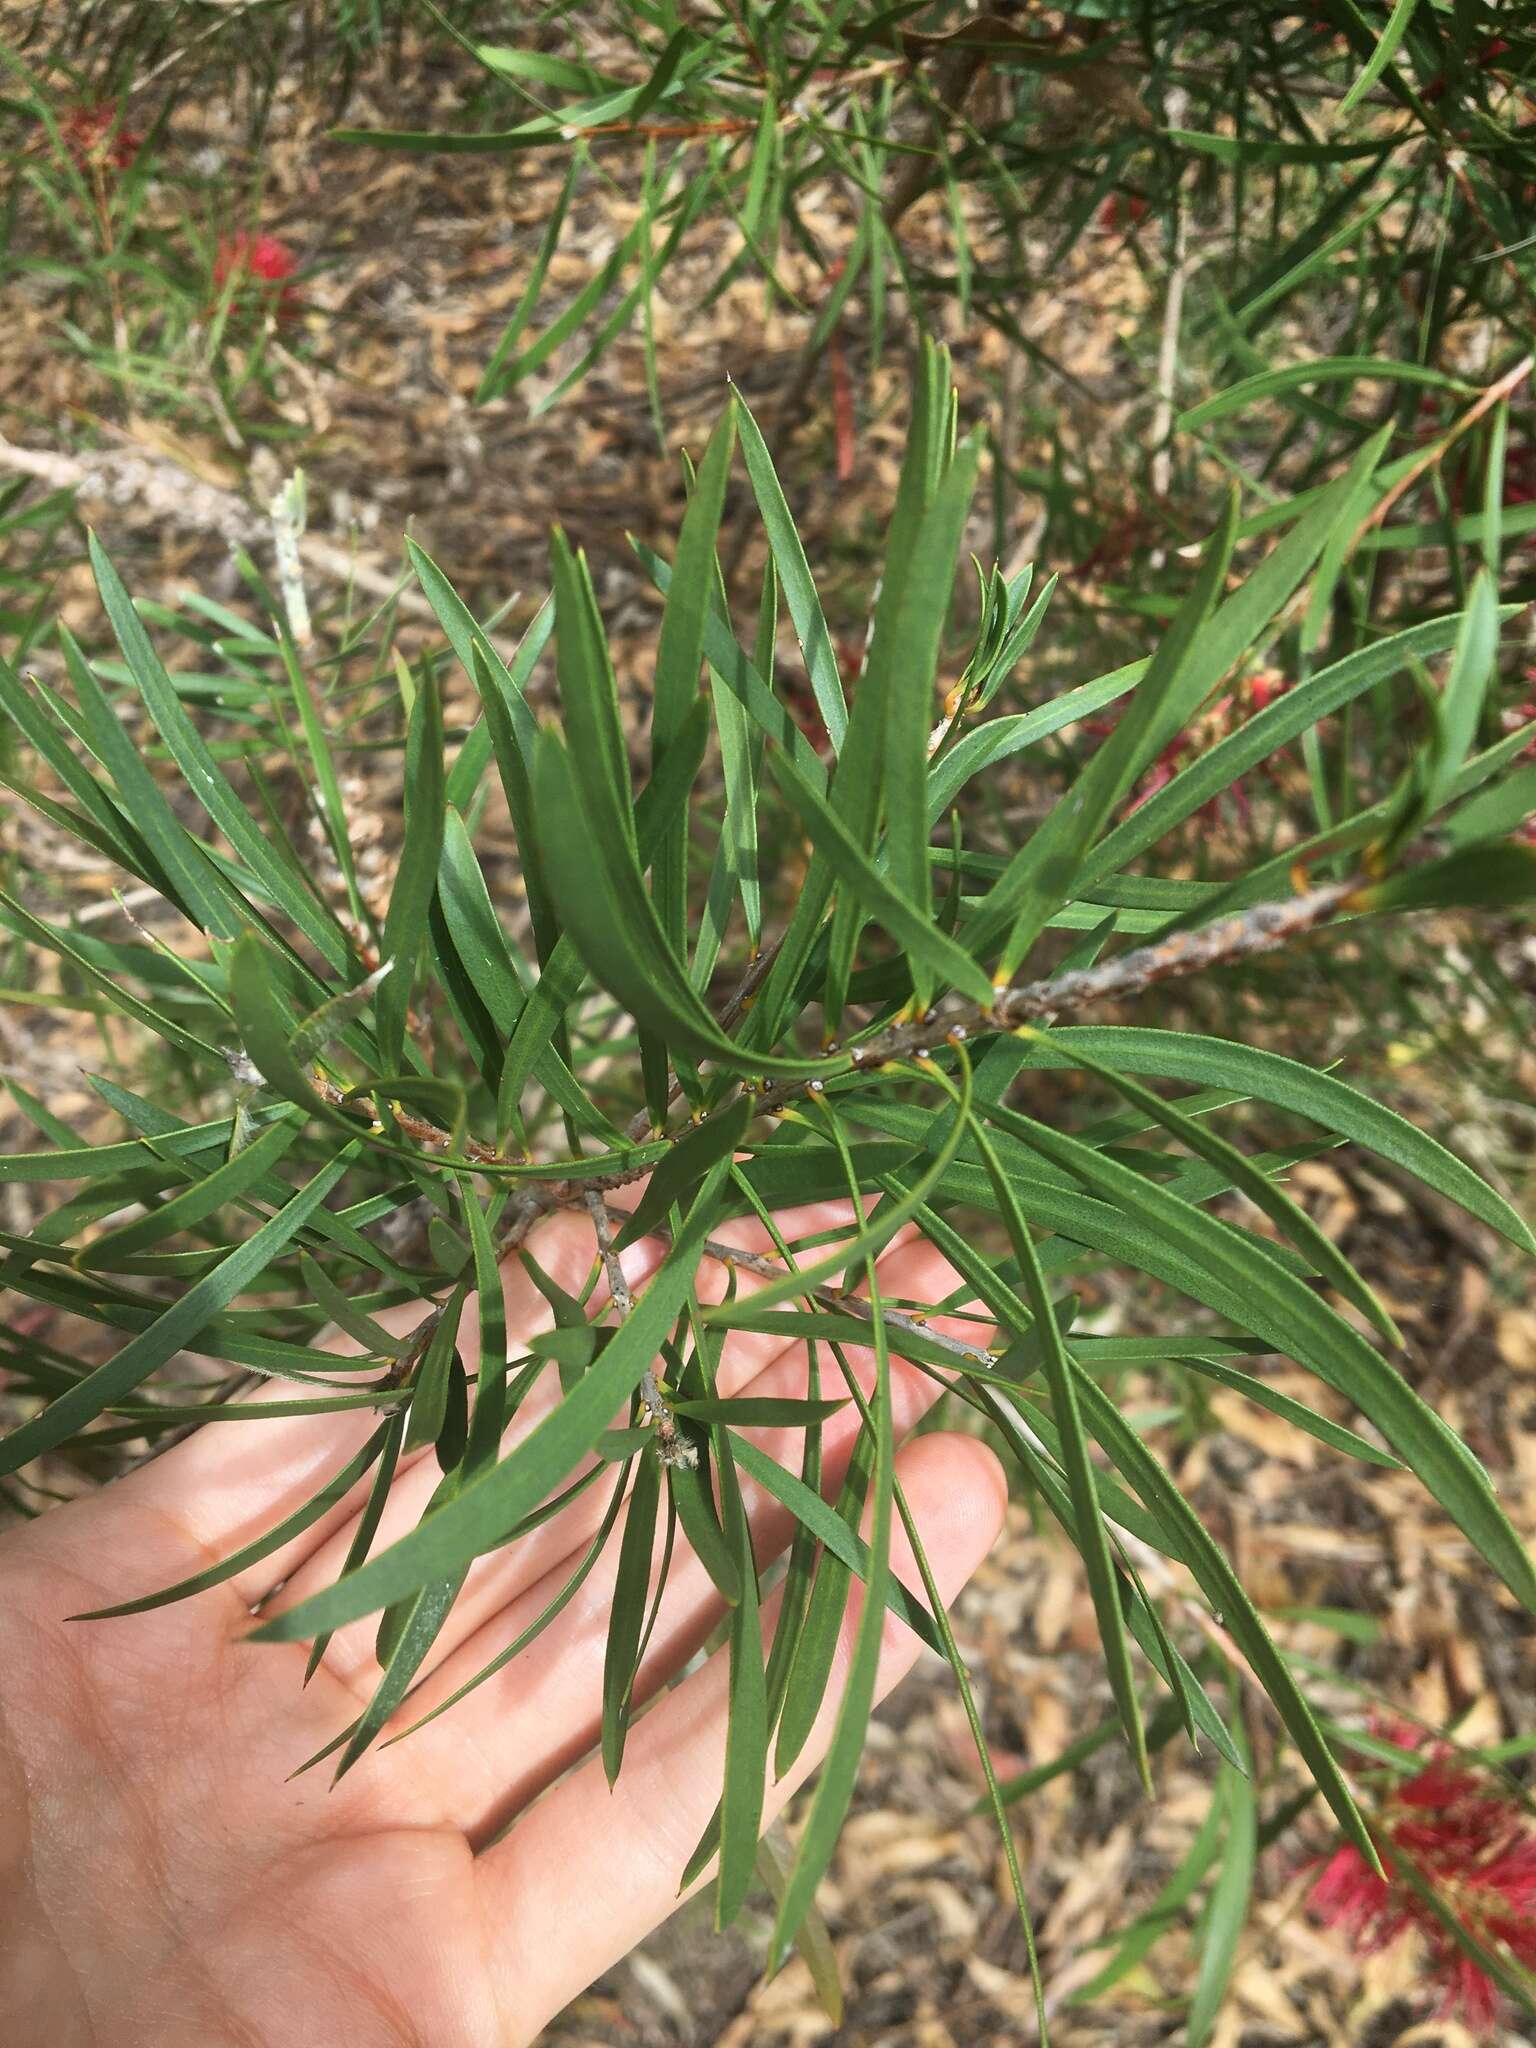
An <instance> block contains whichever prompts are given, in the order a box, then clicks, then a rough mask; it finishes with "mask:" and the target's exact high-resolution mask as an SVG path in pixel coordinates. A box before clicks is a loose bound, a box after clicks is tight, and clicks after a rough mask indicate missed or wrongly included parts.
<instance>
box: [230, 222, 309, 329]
mask: <svg viewBox="0 0 1536 2048" xmlns="http://www.w3.org/2000/svg"><path fill="white" fill-rule="evenodd" d="M298 267H299V259H298V257H297V256H296V255H295V254H294V252H293V251H292V249H290V248H289V246H288V244H287V243H286V242H282V241H279V240H278V238H277V236H276V235H261V234H252V233H251V232H250V230H249V229H247V228H241V229H239V230H238V231H237V232H236V233H235V234H232V235H226V236H225V237H224V239H223V240H222V241H221V242H220V243H219V247H218V253H217V254H216V256H215V257H214V260H213V281H214V283H215V285H216V286H217V287H218V289H219V294H220V296H221V297H222V296H223V294H224V292H225V291H226V289H228V288H229V287H230V286H233V291H232V295H231V296H232V298H233V299H234V300H239V299H240V298H241V297H242V296H255V295H258V294H259V295H260V296H261V297H262V298H263V299H264V300H265V301H266V302H267V303H268V304H269V305H271V306H273V307H274V309H275V310H276V313H277V317H278V318H279V319H280V320H291V319H292V318H293V317H294V315H295V314H296V313H297V312H298V311H299V308H300V307H301V306H302V305H303V303H304V294H303V291H302V289H301V287H300V286H299V285H298V284H297V283H295V282H294V279H295V276H296V273H297V271H298Z"/></svg>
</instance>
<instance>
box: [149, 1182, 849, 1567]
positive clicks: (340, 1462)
mask: <svg viewBox="0 0 1536 2048" xmlns="http://www.w3.org/2000/svg"><path fill="white" fill-rule="evenodd" d="M644 1187H645V1182H644V1181H643V1180H642V1181H636V1182H634V1183H632V1184H630V1185H627V1186H625V1187H623V1188H620V1189H618V1190H615V1191H614V1198H613V1206H615V1207H618V1208H625V1207H628V1206H630V1205H632V1204H633V1203H634V1202H636V1201H638V1200H639V1198H640V1196H641V1194H642V1193H643V1191H644ZM851 1214H852V1211H851V1209H850V1207H849V1205H848V1204H847V1203H846V1202H843V1203H821V1204H815V1205H808V1206H807V1207H805V1208H803V1209H800V1210H796V1211H791V1212H789V1213H788V1214H786V1216H785V1217H784V1219H783V1223H784V1227H785V1228H786V1229H793V1230H794V1231H796V1232H798V1233H802V1234H807V1235H809V1234H813V1233H815V1232H817V1231H820V1230H824V1229H831V1228H836V1227H838V1225H839V1224H840V1223H841V1224H843V1225H846V1224H847V1222H848V1219H849V1217H850V1216H851ZM721 1235H722V1237H723V1238H724V1239H726V1240H727V1241H729V1242H732V1243H734V1244H737V1245H740V1246H741V1247H743V1248H744V1249H750V1250H761V1249H763V1248H764V1247H766V1245H767V1244H768V1243H769V1239H768V1236H767V1233H766V1232H765V1231H764V1229H763V1226H762V1225H761V1223H759V1222H758V1221H757V1219H756V1218H750V1219H737V1220H736V1222H735V1223H734V1224H730V1225H725V1226H722V1230H721ZM527 1249H528V1251H529V1252H530V1254H532V1255H533V1257H534V1258H535V1259H536V1260H537V1262H538V1264H539V1266H540V1268H541V1269H542V1270H543V1271H544V1272H545V1273H546V1274H547V1275H548V1276H549V1277H550V1278H551V1279H553V1280H554V1281H556V1282H557V1284H558V1285H559V1286H560V1287H562V1288H563V1289H564V1290H565V1291H566V1292H567V1293H570V1294H579V1293H580V1292H581V1290H582V1289H583V1287H584V1286H585V1284H586V1282H587V1280H588V1279H589V1277H590V1276H591V1275H592V1273H593V1271H594V1269H595V1266H596V1263H597V1243H596V1236H595V1232H594V1230H593V1227H592V1220H591V1217H590V1216H589V1215H588V1214H587V1212H586V1210H585V1209H563V1210H560V1211H558V1212H557V1213H556V1214H554V1215H552V1216H549V1217H546V1218H544V1219H543V1220H542V1221H541V1222H540V1223H538V1224H537V1225H536V1226H535V1227H534V1229H533V1230H532V1231H531V1232H530V1234H529V1238H528V1244H527ZM664 1251H665V1246H664V1244H663V1242H662V1240H660V1239H659V1238H654V1237H652V1238H645V1239H642V1240H641V1241H640V1242H639V1243H638V1244H636V1245H633V1246H631V1247H629V1248H628V1249H627V1250H626V1251H625V1253H624V1255H623V1258H622V1261H621V1263H622V1265H623V1269H624V1272H625V1274H626V1277H627V1278H628V1279H629V1281H630V1283H631V1284H632V1285H634V1286H638V1285H640V1284H641V1283H642V1282H643V1281H644V1279H645V1278H647V1277H648V1276H649V1274H650V1273H651V1272H653V1271H654V1270H655V1267H656V1265H657V1264H658V1263H659V1261H660V1259H661V1258H662V1256H663V1255H664ZM502 1290H503V1297H504V1301H505V1308H506V1322H507V1333H508V1342H509V1344H511V1345H512V1346H514V1347H516V1346H517V1345H518V1344H519V1343H520V1342H522V1341H524V1340H526V1339H527V1338H528V1337H530V1336H533V1335H535V1334H537V1333H539V1332H541V1331H545V1330H548V1329H549V1328H550V1327H551V1326H552V1323H553V1320H554V1318H553V1314H552V1311H551V1310H550V1307H549V1304H548V1302H547V1301H546V1300H545V1299H544V1296H543V1295H542V1294H541V1293H540V1292H539V1290H538V1287H537V1286H536V1284H535V1282H534V1280H533V1278H532V1277H531V1275H530V1273H529V1271H528V1269H527V1267H526V1266H525V1265H524V1263H523V1261H522V1260H521V1259H508V1260H506V1261H505V1262H504V1263H503V1266H502ZM607 1298H608V1290H607V1284H606V1281H605V1279H603V1278H602V1276H601V1275H599V1278H598V1282H597V1285H596V1287H595V1289H594V1293H593V1313H594V1314H599V1313H601V1311H602V1307H603V1305H604V1304H605V1303H606V1301H607ZM432 1307H433V1305H432V1304H431V1303H429V1302H408V1303H405V1304H403V1305H401V1306H400V1307H398V1308H395V1309H389V1310H384V1311H382V1312H381V1313H380V1314H379V1315H378V1316H377V1317H376V1318H375V1320H376V1321H378V1322H379V1323H380V1324H381V1325H382V1326H383V1328H384V1329H385V1330H387V1331H388V1332H389V1333H390V1334H391V1335H395V1336H399V1335H404V1334H405V1333H406V1332H408V1331H409V1330H412V1329H414V1328H416V1327H417V1326H418V1325H419V1324H420V1323H421V1322H422V1321H423V1320H424V1319H425V1318H426V1317H427V1316H428V1315H430V1314H431V1313H432ZM775 1341H776V1340H775ZM316 1348H317V1350H319V1351H323V1352H326V1353H328V1354H330V1355H331V1356H334V1357H349V1356H350V1357H355V1356H357V1355H358V1353H359V1351H360V1347H359V1346H358V1345H357V1344H355V1343H354V1342H353V1341H352V1340H351V1339H350V1338H349V1337H346V1336H344V1335H342V1334H341V1333H339V1332H333V1333H332V1334H331V1335H330V1336H329V1337H327V1338H323V1339H322V1340H321V1341H320V1343H319V1344H318V1345H317V1346H316ZM459 1348H460V1355H461V1356H462V1357H463V1358H464V1360H465V1364H466V1367H467V1369H469V1370H471V1371H472V1370H473V1369H474V1364H475V1361H476V1360H477V1358H478V1354H479V1337H478V1310H477V1305H476V1303H475V1300H474V1298H473V1297H471V1299H470V1301H469V1302H468V1303H467V1304H466V1307H465V1310H464V1313H463V1316H462V1317H461V1321H460V1331H459ZM367 1381H368V1376H367V1375H359V1377H358V1384H359V1386H364V1385H366V1384H367ZM304 1391H305V1390H304V1389H303V1388H301V1387H298V1386H296V1385H295V1384H294V1383H293V1382H292V1381H286V1380H268V1381H264V1382H263V1383H262V1385H261V1386H260V1387H259V1388H257V1390H256V1391H255V1393H253V1394H252V1396H251V1398H250V1403H249V1405H250V1406H251V1407H253V1408H259V1407H262V1406H265V1405H269V1404H271V1403H272V1402H275V1401H285V1400H293V1399H294V1398H295V1397H296V1396H298V1397H300V1398H302V1396H303V1393H304ZM539 1412H540V1411H539V1408H538V1404H537V1403H535V1404H534V1406H533V1407H532V1408H530V1410H529V1411H528V1415H527V1417H526V1421H525V1426H531V1425H532V1422H533V1421H534V1420H536V1419H537V1416H538V1413H539ZM378 1423H379V1418H378V1416H377V1414H376V1413H375V1412H374V1411H373V1410H372V1409H351V1410H344V1411H341V1412H339V1413H332V1414H327V1415H301V1416H285V1417H273V1418H271V1419H263V1418H257V1417H254V1416H253V1417H243V1418H241V1419H240V1420H238V1421H232V1422H225V1423H205V1424H204V1425H203V1426H202V1427H201V1428H200V1429H198V1430H197V1431H196V1432H195V1433H194V1434H193V1435H192V1436H191V1437H189V1438H188V1439H187V1441H186V1442H185V1443H183V1444H179V1445H178V1446H177V1447H176V1448H175V1449H174V1450H172V1451H169V1452H167V1453H166V1454H165V1455H164V1456H163V1457H160V1458H157V1459H155V1460H154V1461H153V1462H152V1463H150V1464H148V1465H146V1466H144V1467H142V1468H141V1469H140V1470H139V1471H138V1472H134V1473H131V1474H129V1475H128V1476H127V1477H126V1478H125V1479H123V1480H121V1481H120V1482H118V1484H117V1485H116V1486H114V1487H113V1488H112V1491H111V1496H110V1500H111V1504H112V1506H113V1507H114V1508H121V1509H123V1510H126V1511H139V1512H141V1513H142V1512H147V1513H148V1514H149V1515H151V1516H159V1517H164V1518H167V1519H172V1520H174V1521H176V1522H177V1523H178V1524H179V1526H180V1527H181V1528H182V1529H183V1531H184V1533H185V1534H186V1536H187V1538H188V1540H189V1543H190V1544H191V1546H192V1547H194V1548H196V1549H198V1550H200V1551H205V1552H211V1553H216V1554H228V1553H229V1552H231V1551H234V1550H238V1549H240V1548H241V1547H242V1546H243V1545H244V1544H246V1543H249V1542H251V1541H252V1540H254V1539H255V1538H256V1537H257V1536H259V1535H260V1534H261V1533H262V1531H263V1530H266V1529H270V1528H271V1527H273V1526H274V1525H275V1524H277V1523H279V1522H281V1521H283V1520H284V1519H285V1518H286V1517H287V1516H289V1515H291V1514H293V1513H295V1512H297V1511H298V1510H299V1509H300V1508H302V1507H303V1505H304V1504H305V1503H306V1502H307V1501H309V1500H311V1499H313V1498H314V1496H315V1495H316V1494H317V1493H318V1492H319V1491H320V1490H321V1489H322V1487H324V1486H325V1485H326V1484H327V1483H328V1482H329V1481H330V1480H331V1479H332V1478H333V1477H334V1476H335V1474H336V1473H337V1472H338V1471H341V1470H343V1469H344V1468H345V1466H346V1465H347V1463H348V1461H349V1460H350V1459H352V1458H353V1457H355V1456H356V1455H357V1453H358V1451H359V1450H360V1449H361V1448H362V1446H363V1445H364V1443H365V1442H366V1441H367V1440H368V1438H369V1436H370V1435H371V1434H372V1433H373V1431H374V1430H376V1429H377V1427H378ZM413 1462H415V1460H414V1458H408V1459H407V1460H405V1461H404V1464H403V1466H402V1470H404V1469H408V1468H409V1466H410V1464H411V1463H413ZM368 1492H369V1481H368V1479H367V1478H364V1479H363V1480H362V1481H360V1482H359V1484H358V1485H356V1486H355V1487H353V1488H352V1489H351V1491H350V1492H349V1493H348V1494H346V1495H345V1496H344V1497H343V1498H342V1499H341V1500H340V1501H339V1502H337V1503H336V1504H335V1505H334V1506H332V1507H331V1508H330V1509H329V1510H328V1511H327V1512H326V1513H325V1514H324V1515H323V1516H322V1517H321V1518H320V1519H318V1520H317V1521H316V1522H315V1523H313V1524H311V1525H310V1526H309V1528H307V1529H306V1530H305V1531H304V1532H303V1533H302V1534H301V1535H300V1536H298V1537H296V1538H294V1539H293V1541H292V1542H290V1543H288V1544H286V1545H285V1546H283V1548H282V1549H281V1550H279V1551H277V1552H275V1553H273V1555H272V1556H271V1557H270V1558H269V1559H264V1560H263V1561H262V1563H261V1564H260V1565H259V1566H257V1567H255V1568H254V1569H253V1571H252V1572H250V1573H247V1574H243V1575H241V1576H240V1577H239V1578H237V1579H236V1581H235V1582H234V1583H235V1586H236V1590H237V1591H238V1592H239V1593H240V1595H241V1597H242V1598H244V1599H246V1600H248V1601H255V1600H256V1599H259V1598H260V1597H261V1595H262V1594H263V1593H264V1592H266V1591H267V1590H268V1589H269V1588H270V1587H271V1586H273V1585H275V1584H277V1583H279V1582H280V1580H281V1579H282V1578H283V1577H285V1576H286V1575H287V1574H288V1573H290V1572H292V1571H293V1570H294V1569H295V1567H296V1566H297V1565H299V1564H300V1563H301V1562H302V1561H303V1559H304V1558H306V1557H308V1556H310V1555H311V1554H312V1553H313V1552H314V1551H315V1550H316V1549H318V1548H319V1547H320V1546H321V1545H322V1544H323V1543H324V1542H325V1541H326V1540H327V1538H329V1537H330V1536H332V1535H333V1534H334V1533H335V1532H337V1531H339V1530H343V1529H347V1528H348V1526H349V1525H350V1524H353V1523H354V1522H355V1519H356V1517H357V1515H358V1514H359V1513H360V1512H361V1510H362V1508H363V1506H364V1503H365V1502H366V1500H367V1498H368Z"/></svg>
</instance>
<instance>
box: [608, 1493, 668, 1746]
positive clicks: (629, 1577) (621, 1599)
mask: <svg viewBox="0 0 1536 2048" xmlns="http://www.w3.org/2000/svg"><path fill="white" fill-rule="evenodd" d="M660 1502H661V1466H660V1464H659V1463H658V1461H657V1460H656V1458H655V1457H654V1456H645V1455H642V1456H641V1458H640V1461H639V1464H638V1465H637V1466H636V1468H635V1483H634V1485H633V1487H632V1488H631V1489H630V1495H629V1506H628V1508H627V1509H626V1511H625V1515H624V1535H623V1539H622V1541H621V1542H620V1544H619V1563H618V1572H617V1575H616V1577H615V1579H614V1582H613V1601H612V1605H611V1607H610V1610H609V1620H608V1643H607V1648H606V1650H605V1652H604V1657H603V1721H602V1755H603V1772H604V1775H605V1776H606V1777H607V1780H608V1782H609V1784H610V1785H611V1784H612V1783H613V1781H614V1780H615V1778H617V1777H618V1775H619V1766H620V1764H621V1763H622V1762H623V1761H624V1740H625V1737H626V1736H627V1734H628V1733H629V1695H630V1688H631V1687H632V1686H633V1684H634V1681H635V1673H636V1670H637V1668H638V1665H639V1658H640V1631H641V1628H642V1626H643V1625H644V1621H645V1609H646V1592H647V1589H648V1587H649V1585H650V1582H651V1553H652V1551H653V1550H654V1548H655V1543H656V1513H657V1509H658V1507H659V1505H660Z"/></svg>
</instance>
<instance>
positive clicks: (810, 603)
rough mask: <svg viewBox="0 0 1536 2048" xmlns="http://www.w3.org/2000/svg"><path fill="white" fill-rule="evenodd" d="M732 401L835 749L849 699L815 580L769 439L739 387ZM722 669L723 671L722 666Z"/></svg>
mask: <svg viewBox="0 0 1536 2048" xmlns="http://www.w3.org/2000/svg"><path fill="white" fill-rule="evenodd" d="M737 403H738V407H739V414H738V417H739V423H740V429H741V452H742V454H743V456H744V457H745V459H746V465H747V475H748V476H749V477H750V479H751V482H752V490H753V493H754V495H755V496H756V498H757V506H758V510H759V512H760V513H761V514H762V519H763V527H764V530H765V532H766V533H767V535H768V545H769V547H770V548H771V549H772V550H773V560H774V566H775V567H776V568H777V570H778V574H779V587H780V588H781V589H782V591H783V593H784V602H785V603H786V604H787V605H788V607H789V615H790V617H791V618H792V619H793V620H794V623H795V636H796V638H797V639H798V640H799V642H800V651H801V653H802V654H803V655H804V656H805V670H806V675H807V676H808V677H809V679H810V685H811V694H812V695H813V696H814V697H815V699H816V709H817V710H818V711H819V712H820V714H821V722H822V724H823V725H824V726H825V727H826V729H827V734H828V737H829V738H830V740H831V742H832V751H833V752H834V753H838V752H840V751H841V749H842V744H843V736H844V734H845V733H846V732H847V730H848V705H847V700H846V699H845V697H844V696H843V684H842V678H841V677H840V676H839V675H838V672H837V658H836V656H835V654H834V653H833V649H832V635H831V634H830V632H829V631H828V630H827V622H826V619H825V618H824V617H823V615H822V609H821V599H820V598H819V597H818V596H817V594H816V584H815V581H814V579H813V578H812V576H811V567H810V564H809V562H807V561H806V559H805V549H804V548H803V547H802V546H801V544H800V535H799V533H798V532H797V531H796V529H795V522H794V518H793V516H792V514H791V513H790V509H789V506H788V505H787V504H786V503H785V501H784V492H783V489H782V487H781V486H780V483H779V479H778V477H777V476H776V475H775V473H774V467H773V458H772V456H771V455H770V454H769V453H768V444H767V443H766V442H765V441H764V439H763V437H762V434H761V433H760V431H759V430H758V425H757V422H756V420H755V419H753V417H752V414H751V412H750V411H749V410H748V408H747V406H746V404H745V402H744V401H743V400H742V399H741V397H740V394H739V393H738V394H737ZM722 673H726V671H724V670H722Z"/></svg>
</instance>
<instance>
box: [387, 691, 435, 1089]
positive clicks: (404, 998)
mask: <svg viewBox="0 0 1536 2048" xmlns="http://www.w3.org/2000/svg"><path fill="white" fill-rule="evenodd" d="M446 804H447V792H446V789H445V787H444V773H443V713H442V704H441V701H440V699H439V696H438V688H437V678H436V676H435V675H434V674H433V672H432V670H431V668H430V667H429V668H428V669H427V670H426V672H425V674H424V675H423V678H422V685H421V688H420V690H419V691H418V692H417V695H416V702H415V705H414V707H413V708H412V711H411V723H410V731H409V734H408V735H407V738H406V747H405V837H404V840H403V843H402V845H401V849H400V864H399V866H398V868H397V869H396V871H395V883H394V887H393V889H392V890H391V891H390V897H389V910H388V913H387V915H386V917H385V919H384V936H383V942H382V945H381V948H380V950H381V952H382V954H383V956H384V958H385V960H387V961H388V962H390V963H391V966H392V968H393V972H392V973H391V974H390V975H389V976H388V977H387V979H386V980H385V981H384V982H383V983H382V984H381V985H380V988H379V992H378V995H377V997H376V998H375V1001H374V1017H375V1019H376V1021H377V1026H378V1043H379V1061H380V1064H381V1066H382V1067H383V1068H384V1069H385V1070H386V1071H388V1070H389V1069H390V1068H392V1067H398V1066H399V1065H400V1064H401V1060H402V1055H403V1052H404V1048H405V1024H406V1015H407V1012H408V1011H409V1008H410V1001H411V990H412V986H413V984H414V982H415V978H416V962H417V959H418V958H419V956H420V953H421V947H422V941H423V940H424V939H425V937H426V934H427V914H428V912H429V911H430V910H431V907H432V898H433V895H434V892H435V890H436V887H437V864H438V856H439V854H440V852H441V849H442V843H443V816H444V811H445V808H446Z"/></svg>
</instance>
